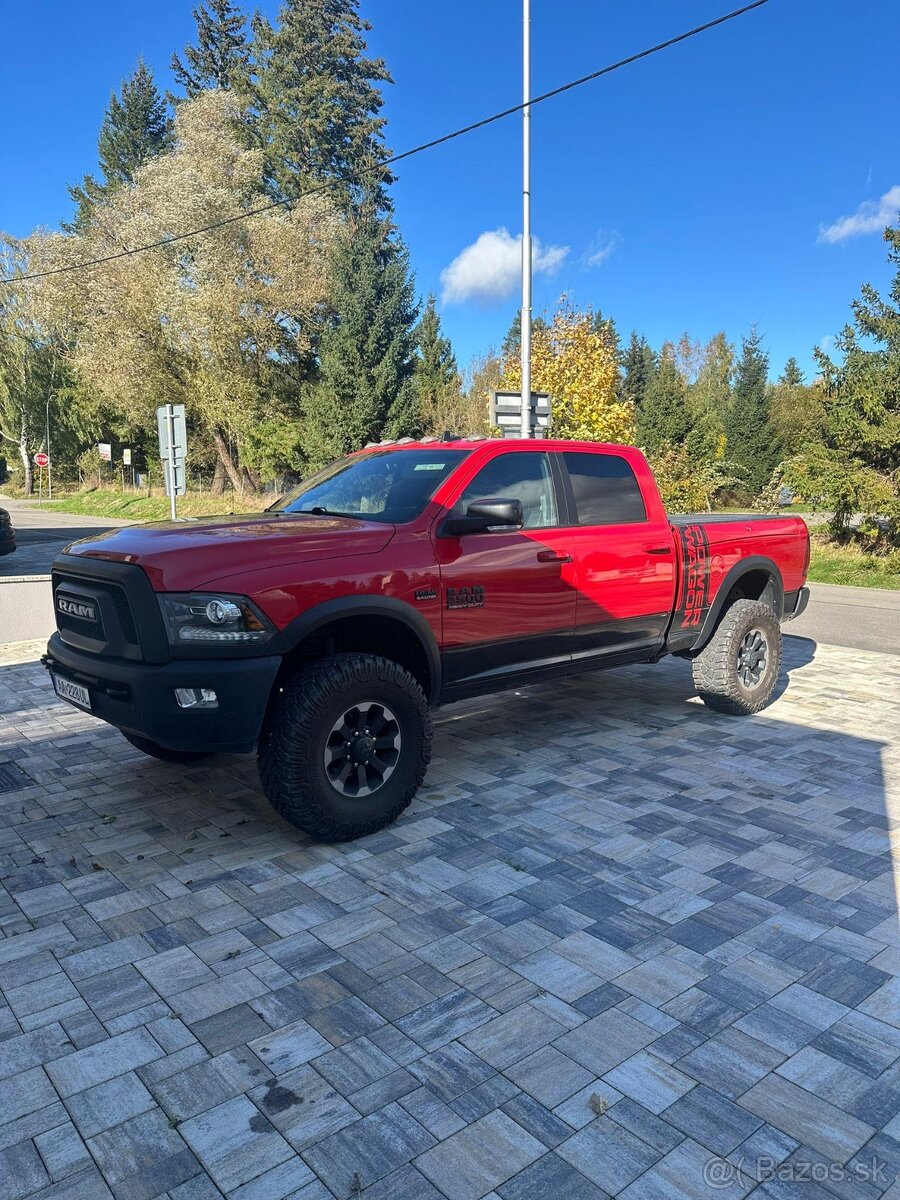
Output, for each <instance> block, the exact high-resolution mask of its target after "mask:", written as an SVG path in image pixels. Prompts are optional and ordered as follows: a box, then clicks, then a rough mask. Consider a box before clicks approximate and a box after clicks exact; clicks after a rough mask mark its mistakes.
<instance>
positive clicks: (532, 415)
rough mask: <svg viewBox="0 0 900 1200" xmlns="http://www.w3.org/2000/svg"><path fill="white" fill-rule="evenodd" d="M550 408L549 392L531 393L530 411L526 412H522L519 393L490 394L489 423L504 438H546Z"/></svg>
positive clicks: (551, 404) (520, 394)
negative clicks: (498, 430) (497, 429)
mask: <svg viewBox="0 0 900 1200" xmlns="http://www.w3.org/2000/svg"><path fill="white" fill-rule="evenodd" d="M552 407H553V403H552V401H551V399H550V394H549V392H532V393H531V405H530V411H526V412H523V411H522V393H521V392H491V415H490V422H491V425H492V426H495V427H496V428H499V429H500V431H501V432H502V434H503V436H504V437H546V433H547V426H548V425H549V424H550V413H551V411H552ZM525 429H527V430H528V433H527V434H525V433H524V432H523V431H524V430H525Z"/></svg>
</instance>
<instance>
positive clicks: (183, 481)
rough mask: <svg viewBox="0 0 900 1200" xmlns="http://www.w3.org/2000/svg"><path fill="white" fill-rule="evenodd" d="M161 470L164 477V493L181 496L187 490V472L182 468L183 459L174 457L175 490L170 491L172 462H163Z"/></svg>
mask: <svg viewBox="0 0 900 1200" xmlns="http://www.w3.org/2000/svg"><path fill="white" fill-rule="evenodd" d="M163 472H164V473H165V477H166V495H167V496H173V495H174V496H183V495H184V493H185V492H186V491H187V472H186V471H185V469H184V459H183V458H176V460H175V490H174V492H173V491H172V483H171V480H172V464H171V463H170V462H164V463H163Z"/></svg>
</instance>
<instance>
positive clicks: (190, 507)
mask: <svg viewBox="0 0 900 1200" xmlns="http://www.w3.org/2000/svg"><path fill="white" fill-rule="evenodd" d="M271 503H272V497H271V496H266V497H265V498H264V499H263V498H261V497H255V496H251V495H244V496H241V495H238V494H235V493H234V492H226V493H225V495H224V496H211V495H209V494H208V493H204V494H203V495H199V494H197V493H189V494H188V495H187V496H179V497H178V514H179V516H182V517H208V516H217V515H218V514H219V513H229V512H231V511H232V506H233V511H234V512H259V511H260V510H261V509H263V508H265V507H266V506H267V505H268V504H271ZM44 507H45V508H52V509H54V510H56V511H57V512H65V513H76V514H77V515H79V516H85V517H121V518H123V519H124V520H128V521H167V520H168V519H169V498H168V496H142V495H138V494H135V493H134V492H114V491H104V490H100V489H97V491H94V492H75V493H73V494H72V495H71V496H66V497H65V498H64V499H62V500H53V501H50V502H47V501H45V503H44Z"/></svg>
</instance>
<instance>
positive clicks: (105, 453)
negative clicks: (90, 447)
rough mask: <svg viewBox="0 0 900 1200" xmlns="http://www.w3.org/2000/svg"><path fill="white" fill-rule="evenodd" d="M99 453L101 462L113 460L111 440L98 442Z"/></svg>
mask: <svg viewBox="0 0 900 1200" xmlns="http://www.w3.org/2000/svg"><path fill="white" fill-rule="evenodd" d="M97 453H98V454H99V455H100V461H101V462H112V445H111V443H110V442H98V443H97Z"/></svg>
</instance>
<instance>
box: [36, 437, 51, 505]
mask: <svg viewBox="0 0 900 1200" xmlns="http://www.w3.org/2000/svg"><path fill="white" fill-rule="evenodd" d="M34 465H35V466H36V467H37V469H38V505H41V504H43V502H44V468H45V467H48V468H49V466H50V455H49V454H45V453H44V451H43V450H39V451H38V452H37V454H36V455H35V456H34ZM47 478H48V480H49V478H50V474H49V471H48V473H47Z"/></svg>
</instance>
